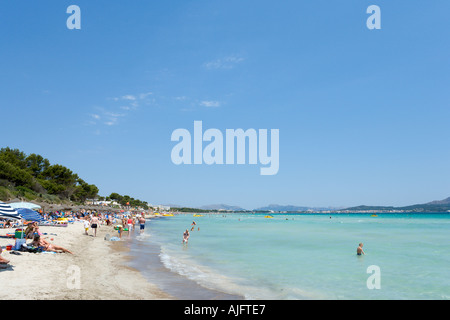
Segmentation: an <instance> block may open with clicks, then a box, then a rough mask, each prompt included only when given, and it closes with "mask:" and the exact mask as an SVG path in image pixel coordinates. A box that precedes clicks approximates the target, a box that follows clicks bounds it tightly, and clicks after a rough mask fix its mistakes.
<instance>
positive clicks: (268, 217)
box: [264, 216, 273, 219]
mask: <svg viewBox="0 0 450 320" xmlns="http://www.w3.org/2000/svg"><path fill="white" fill-rule="evenodd" d="M264 218H267V219H271V218H273V216H264Z"/></svg>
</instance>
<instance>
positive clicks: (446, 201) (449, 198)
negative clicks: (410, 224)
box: [426, 197, 450, 205]
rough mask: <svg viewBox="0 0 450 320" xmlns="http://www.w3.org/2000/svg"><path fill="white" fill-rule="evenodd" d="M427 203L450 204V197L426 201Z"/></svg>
mask: <svg viewBox="0 0 450 320" xmlns="http://www.w3.org/2000/svg"><path fill="white" fill-rule="evenodd" d="M426 204H427V205H450V197H448V198H446V199H444V200H435V201H431V202H428V203H426Z"/></svg>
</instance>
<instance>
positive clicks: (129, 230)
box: [127, 216, 133, 235]
mask: <svg viewBox="0 0 450 320" xmlns="http://www.w3.org/2000/svg"><path fill="white" fill-rule="evenodd" d="M127 224H128V235H130V232H131V228H133V219H132V218H131V216H129V217H128V219H127Z"/></svg>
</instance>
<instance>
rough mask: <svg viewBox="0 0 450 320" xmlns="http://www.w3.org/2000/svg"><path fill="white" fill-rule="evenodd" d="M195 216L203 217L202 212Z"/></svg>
mask: <svg viewBox="0 0 450 320" xmlns="http://www.w3.org/2000/svg"><path fill="white" fill-rule="evenodd" d="M194 217H203V215H202V214H194Z"/></svg>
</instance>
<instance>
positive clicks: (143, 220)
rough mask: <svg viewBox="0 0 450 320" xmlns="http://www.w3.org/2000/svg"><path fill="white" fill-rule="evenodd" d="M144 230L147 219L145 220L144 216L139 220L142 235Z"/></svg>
mask: <svg viewBox="0 0 450 320" xmlns="http://www.w3.org/2000/svg"><path fill="white" fill-rule="evenodd" d="M144 228H145V218H144V215H142V216H141V217H140V218H139V230H140V233H142V232H144Z"/></svg>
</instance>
